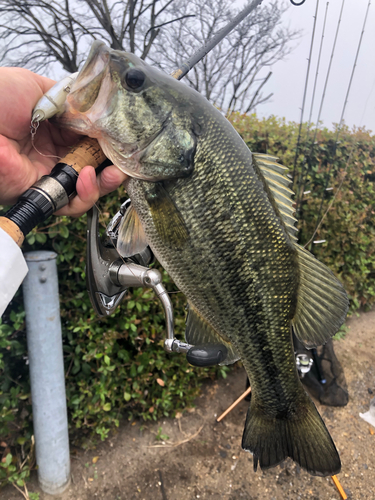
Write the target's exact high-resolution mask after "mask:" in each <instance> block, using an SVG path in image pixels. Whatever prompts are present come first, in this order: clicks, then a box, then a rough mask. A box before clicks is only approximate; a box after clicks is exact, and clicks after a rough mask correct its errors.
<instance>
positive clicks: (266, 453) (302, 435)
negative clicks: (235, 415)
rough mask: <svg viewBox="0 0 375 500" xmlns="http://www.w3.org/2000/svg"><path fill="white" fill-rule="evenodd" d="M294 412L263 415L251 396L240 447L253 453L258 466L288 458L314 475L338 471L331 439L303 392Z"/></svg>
mask: <svg viewBox="0 0 375 500" xmlns="http://www.w3.org/2000/svg"><path fill="white" fill-rule="evenodd" d="M305 396H306V397H305V400H304V402H303V404H301V405H300V407H299V408H298V409H297V411H293V412H290V414H289V415H286V416H283V417H282V418H270V417H267V416H266V415H265V414H264V412H262V411H260V409H259V407H258V406H257V404H256V400H255V398H254V397H253V398H252V399H251V403H250V407H249V410H248V412H247V417H246V424H245V430H244V433H243V437H242V448H243V449H244V450H247V451H250V452H251V453H252V454H253V455H254V471H256V470H257V466H258V462H259V465H260V467H261V468H262V469H268V468H270V467H274V466H276V465H278V464H279V463H280V462H282V461H283V460H284V459H285V458H287V457H291V458H292V459H293V460H294V461H295V462H297V463H298V464H299V465H300V466H301V467H302V468H304V469H306V470H307V471H308V472H309V473H310V474H313V475H314V476H329V475H331V476H332V475H334V474H338V473H339V472H340V469H341V462H340V457H339V455H338V452H337V450H336V447H335V445H334V443H333V441H332V438H331V436H330V434H329V432H328V430H327V428H326V426H325V425H324V422H323V420H322V419H321V417H320V415H319V413H318V411H317V409H316V408H315V405H314V403H313V402H312V401H311V399H310V398H309V397H308V396H307V394H305Z"/></svg>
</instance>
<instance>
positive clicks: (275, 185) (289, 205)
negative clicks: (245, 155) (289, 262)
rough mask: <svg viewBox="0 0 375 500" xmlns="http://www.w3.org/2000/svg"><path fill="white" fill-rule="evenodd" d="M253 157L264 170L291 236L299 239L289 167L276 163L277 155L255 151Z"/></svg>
mask: <svg viewBox="0 0 375 500" xmlns="http://www.w3.org/2000/svg"><path fill="white" fill-rule="evenodd" d="M253 158H254V160H255V163H256V165H257V167H258V168H259V170H260V171H261V172H262V175H263V177H264V178H265V180H266V182H267V185H268V187H269V188H270V190H271V191H272V194H273V197H274V199H275V202H276V205H277V208H278V209H279V211H280V215H281V217H282V219H283V221H284V223H285V226H286V228H287V231H288V233H289V235H290V237H291V238H292V239H293V240H295V241H297V238H296V236H295V233H296V232H297V229H296V228H295V227H294V224H295V222H296V221H297V219H295V218H294V217H293V214H294V212H295V210H294V207H293V201H292V195H293V194H294V193H293V191H292V190H291V189H289V188H288V186H289V184H290V183H291V182H292V181H291V179H289V177H287V172H288V170H289V169H288V168H287V167H284V165H280V163H276V160H278V158H276V156H270V155H267V154H262V153H253Z"/></svg>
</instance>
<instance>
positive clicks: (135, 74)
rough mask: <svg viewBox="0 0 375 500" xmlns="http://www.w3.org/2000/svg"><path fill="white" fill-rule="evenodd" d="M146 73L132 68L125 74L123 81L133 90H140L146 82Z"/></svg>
mask: <svg viewBox="0 0 375 500" xmlns="http://www.w3.org/2000/svg"><path fill="white" fill-rule="evenodd" d="M145 80H146V75H145V74H144V73H143V71H141V70H140V69H136V68H130V69H128V71H126V73H125V74H124V76H123V78H122V82H124V83H125V84H126V86H127V87H128V88H129V89H131V90H140V89H141V87H142V86H143V84H144V83H145Z"/></svg>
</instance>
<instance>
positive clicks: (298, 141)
mask: <svg viewBox="0 0 375 500" xmlns="http://www.w3.org/2000/svg"><path fill="white" fill-rule="evenodd" d="M292 3H293V2H292ZM318 8H319V0H317V2H316V8H315V15H314V23H313V31H312V36H311V42H310V52H309V57H308V59H307V60H308V63H307V72H306V79H305V88H304V91H303V98H302V108H301V118H300V123H299V130H298V139H297V147H296V154H295V157H294V165H293V179H294V178H295V174H296V166H297V158H298V152H299V145H300V141H301V131H302V123H303V113H304V111H305V102H306V93H307V86H308V82H309V74H310V65H311V55H312V50H313V47H314V38H315V28H316V20H317V17H318Z"/></svg>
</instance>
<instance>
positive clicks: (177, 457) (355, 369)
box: [0, 311, 375, 500]
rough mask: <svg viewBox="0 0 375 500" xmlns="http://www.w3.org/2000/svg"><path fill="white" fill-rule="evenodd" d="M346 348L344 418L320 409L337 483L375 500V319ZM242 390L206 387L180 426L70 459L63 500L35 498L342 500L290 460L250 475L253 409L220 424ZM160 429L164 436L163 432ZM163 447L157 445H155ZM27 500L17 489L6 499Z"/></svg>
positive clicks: (135, 427) (360, 324)
mask: <svg viewBox="0 0 375 500" xmlns="http://www.w3.org/2000/svg"><path fill="white" fill-rule="evenodd" d="M347 324H348V326H349V327H350V328H349V332H348V334H347V335H346V338H345V340H341V341H335V351H336V355H337V357H338V359H339V360H340V362H341V363H342V365H343V367H344V370H345V376H346V379H347V382H348V388H349V395H350V401H349V404H348V405H347V406H346V407H344V408H333V407H327V406H322V405H319V404H317V407H318V410H319V412H320V413H321V415H322V417H323V419H324V421H325V422H326V425H327V427H328V429H329V431H330V433H331V435H332V437H333V440H334V441H335V443H336V446H337V448H338V450H339V452H340V455H341V460H342V472H341V473H340V475H339V476H338V477H339V480H340V482H341V484H342V486H343V487H344V489H345V491H346V493H347V495H348V498H353V499H362V498H363V499H366V500H373V499H375V429H374V428H373V427H371V426H370V425H369V424H367V423H366V422H365V421H364V420H362V419H361V418H360V417H359V412H362V413H363V412H365V411H368V408H369V403H370V400H371V399H372V398H373V397H374V395H375V377H374V375H375V347H374V340H373V339H374V338H375V311H371V312H369V313H362V314H361V315H360V317H354V318H352V319H350V320H349V321H348V323H347ZM244 389H245V373H244V371H243V369H241V368H239V369H237V370H234V371H233V372H232V373H231V374H230V376H228V378H227V379H226V380H220V381H218V382H212V383H208V384H206V385H205V386H204V387H203V389H202V393H201V396H200V397H199V398H198V399H197V401H196V407H195V408H192V409H190V411H187V412H185V413H184V414H183V415H182V416H180V418H175V419H165V420H162V421H159V422H157V423H152V424H150V423H147V424H144V423H142V422H138V421H136V422H132V423H130V422H124V423H123V424H122V425H121V427H120V429H119V430H118V431H117V433H116V434H112V436H111V438H109V439H108V440H107V441H106V442H105V443H101V444H100V445H99V446H98V447H97V448H96V449H94V450H90V451H84V450H82V449H76V448H73V449H72V481H71V484H70V486H69V488H68V489H67V490H66V492H65V493H64V494H63V495H60V496H58V497H50V496H49V495H46V494H44V493H43V492H41V490H40V489H39V488H38V483H37V477H36V472H34V473H33V475H32V479H31V481H30V483H29V491H31V492H39V493H40V500H52V498H54V499H55V500H93V499H94V500H95V499H97V500H175V499H178V500H193V499H201V500H206V499H214V498H215V499H221V498H223V499H227V500H241V499H243V500H255V499H257V500H258V499H259V500H261V499H267V500H281V499H283V500H287V499H290V500H302V499H309V500H325V499H327V500H336V499H337V500H339V499H340V498H341V497H340V495H339V493H338V491H337V489H336V487H335V486H334V484H333V481H332V480H331V478H319V477H312V476H310V475H309V474H307V473H306V472H304V471H302V470H301V469H300V468H299V467H298V466H297V465H296V464H294V463H293V462H292V461H291V460H289V459H288V460H287V461H285V462H284V463H283V464H282V465H280V466H278V467H276V468H274V469H271V470H269V471H266V472H261V471H258V472H257V473H254V472H253V464H252V462H253V460H252V457H251V455H250V454H248V453H245V452H243V451H242V450H241V446H240V443H241V437H242V432H243V425H244V421H245V416H246V411H247V406H248V403H246V402H245V401H243V402H241V403H240V404H239V405H238V406H237V407H236V408H235V409H234V410H233V411H232V412H231V413H230V414H229V415H228V416H227V417H226V418H225V419H224V420H223V421H222V422H220V423H217V422H216V417H217V416H218V415H220V414H221V413H222V412H223V411H224V410H225V409H226V408H227V407H228V406H229V405H230V404H231V403H232V402H233V400H235V399H236V398H237V397H238V396H239V395H240V394H241V393H242V392H243V391H244ZM160 429H161V430H160ZM158 434H159V437H160V435H161V434H162V439H164V441H161V440H157V439H156V437H157V435H158ZM0 497H1V498H2V499H4V500H5V499H6V500H21V499H22V498H23V497H22V495H21V494H20V493H19V492H17V491H16V490H15V489H14V488H12V487H7V488H6V489H5V490H2V491H1V492H0Z"/></svg>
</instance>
